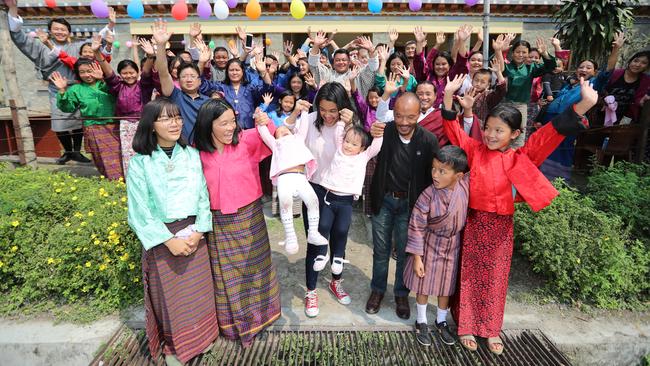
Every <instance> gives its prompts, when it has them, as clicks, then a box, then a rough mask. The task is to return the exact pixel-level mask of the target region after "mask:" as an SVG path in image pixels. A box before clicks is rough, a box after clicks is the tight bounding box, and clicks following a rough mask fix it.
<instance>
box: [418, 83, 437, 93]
mask: <svg viewBox="0 0 650 366" xmlns="http://www.w3.org/2000/svg"><path fill="white" fill-rule="evenodd" d="M420 85H431V86H432V87H433V92H434V93H435V92H436V86H435V84H433V83H432V82H430V81H429V80H422V81H418V85H417V86H416V87H415V90H416V91H417V90H418V88H419V87H420Z"/></svg>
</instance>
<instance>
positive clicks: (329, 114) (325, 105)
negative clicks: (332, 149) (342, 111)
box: [318, 100, 339, 127]
mask: <svg viewBox="0 0 650 366" xmlns="http://www.w3.org/2000/svg"><path fill="white" fill-rule="evenodd" d="M318 112H319V113H320V116H321V118H322V119H323V124H325V126H328V127H332V126H334V125H335V124H336V122H338V120H339V108H338V107H337V106H336V103H334V102H330V101H329V100H321V101H320V103H319V104H318Z"/></svg>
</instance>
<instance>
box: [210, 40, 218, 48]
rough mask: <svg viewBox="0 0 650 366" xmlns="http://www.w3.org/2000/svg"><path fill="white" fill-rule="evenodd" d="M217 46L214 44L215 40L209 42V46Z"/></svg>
mask: <svg viewBox="0 0 650 366" xmlns="http://www.w3.org/2000/svg"><path fill="white" fill-rule="evenodd" d="M215 46H216V45H215V44H214V41H210V43H208V47H210V48H214V47H215Z"/></svg>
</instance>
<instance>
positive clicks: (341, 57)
mask: <svg viewBox="0 0 650 366" xmlns="http://www.w3.org/2000/svg"><path fill="white" fill-rule="evenodd" d="M332 64H333V65H332V66H333V67H334V70H336V72H338V73H339V74H345V73H346V72H348V69H349V68H350V58H349V57H348V55H346V54H345V53H337V54H336V55H334V60H333V62H332Z"/></svg>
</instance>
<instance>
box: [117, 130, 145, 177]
mask: <svg viewBox="0 0 650 366" xmlns="http://www.w3.org/2000/svg"><path fill="white" fill-rule="evenodd" d="M139 123H140V121H137V120H135V121H133V120H128V119H123V120H120V147H121V149H122V168H123V169H124V176H125V177H126V173H127V171H128V169H129V160H131V158H132V157H134V156H135V151H133V137H134V136H135V131H136V130H137V129H138V124H139Z"/></svg>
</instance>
